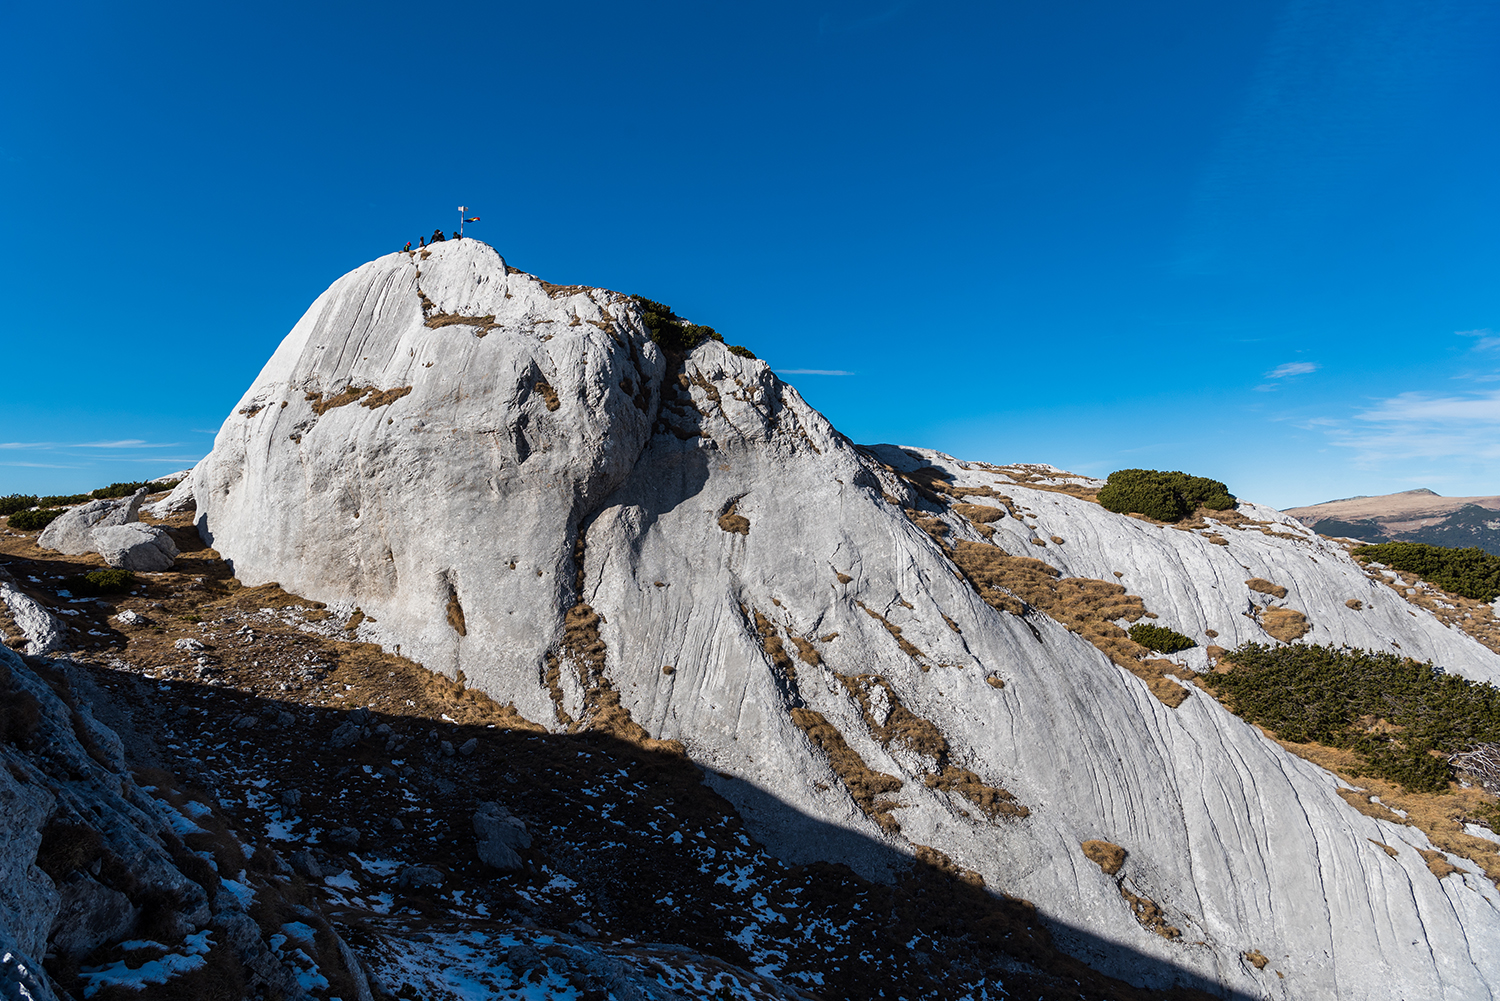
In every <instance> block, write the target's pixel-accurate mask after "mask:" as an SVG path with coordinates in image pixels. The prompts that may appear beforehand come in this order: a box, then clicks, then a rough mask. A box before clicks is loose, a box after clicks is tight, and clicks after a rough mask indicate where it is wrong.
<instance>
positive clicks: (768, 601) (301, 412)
mask: <svg viewBox="0 0 1500 1001" xmlns="http://www.w3.org/2000/svg"><path fill="white" fill-rule="evenodd" d="M543 387H545V388H543ZM1056 474H1057V471H1055V470H1054V471H1049V470H1046V469H1041V468H1039V467H1033V468H1031V469H1028V470H1016V469H1011V470H1010V471H1009V472H1007V471H1006V470H1005V469H999V468H996V467H985V466H983V465H979V464H966V463H961V462H958V461H957V460H953V459H951V458H949V457H946V456H941V455H938V454H937V453H931V452H923V451H920V450H903V449H896V448H892V447H880V448H874V449H860V448H857V447H855V446H854V445H853V444H851V443H850V442H849V441H848V440H847V439H845V438H844V437H843V436H842V435H840V434H839V433H838V432H837V431H835V430H834V429H833V428H832V427H831V426H830V425H829V424H828V422H827V421H826V420H824V419H823V417H822V416H821V415H820V414H818V413H817V412H816V411H814V410H813V409H812V408H810V407H809V406H807V404H806V403H805V402H804V401H803V400H802V399H801V397H800V396H799V395H798V394H797V392H796V390H795V389H793V388H792V387H790V386H788V385H786V384H784V383H782V382H781V381H780V380H779V379H777V378H776V376H775V375H774V374H773V373H772V372H771V371H770V370H769V368H768V367H767V366H766V365H765V364H764V363H761V362H758V361H754V360H751V359H746V358H743V357H739V356H736V355H734V354H731V353H730V352H729V351H728V350H726V349H725V348H724V347H723V346H722V345H720V344H718V343H712V342H711V343H708V344H705V345H703V346H702V347H699V348H698V349H696V350H695V351H693V352H691V353H690V354H688V355H687V356H686V357H667V356H666V355H664V354H663V353H662V352H661V351H660V350H659V349H658V348H657V346H656V345H655V344H653V343H652V342H651V340H650V339H649V337H648V335H647V332H646V330H645V329H644V328H643V327H642V322H641V319H640V316H639V314H638V311H637V309H636V307H635V306H634V305H633V304H632V302H631V301H629V300H628V299H626V298H625V297H623V296H620V295H618V294H617V293H613V292H607V291H604V290H598V289H584V288H576V287H559V286H552V285H547V284H545V283H543V282H541V281H539V280H537V279H536V278H534V277H532V276H530V275H526V274H523V273H520V272H516V271H514V270H513V269H510V268H508V267H506V265H505V264H504V262H503V261H502V260H500V258H499V257H498V255H496V254H495V253H494V251H493V250H491V249H490V248H488V247H486V246H484V245H483V244H479V243H477V242H475V241H470V240H464V241H456V242H451V243H445V244H442V245H439V246H438V247H435V248H429V250H428V252H427V253H425V254H421V255H417V254H396V255H390V256H388V257H384V258H381V259H379V260H377V261H375V262H372V263H370V264H368V265H365V266H364V267H362V268H360V269H358V270H356V271H354V272H352V273H351V274H349V275H347V276H345V277H344V278H342V279H340V280H339V281H338V282H336V283H335V284H334V285H333V287H332V288H330V289H329V290H328V291H327V292H325V293H324V294H323V295H322V296H321V297H320V298H319V299H318V300H317V302H316V303H314V305H313V307H312V308H311V309H310V310H309V311H308V313H307V314H306V315H305V316H304V317H303V318H302V320H301V321H299V322H298V324H297V326H296V327H295V328H294V329H293V330H292V332H291V333H290V334H289V335H288V337H287V338H286V340H285V341H283V343H282V344H281V346H280V347H279V348H278V349H277V351H276V353H275V354H274V355H273V357H272V358H271V360H270V362H269V363H268V364H267V365H266V367H265V369H263V371H262V372H261V373H260V375H259V376H258V377H257V379H256V380H255V382H254V384H253V385H252V386H251V388H250V390H249V391H248V392H247V393H246V394H245V396H244V398H243V399H242V400H241V401H240V403H239V404H238V405H237V406H236V408H235V411H234V413H232V414H231V415H230V416H229V417H228V419H227V420H226V421H225V423H224V425H223V427H222V428H221V430H220V432H219V434H218V437H217V438H216V440H215V445H214V450H213V452H212V454H211V455H210V456H209V457H208V458H206V459H205V460H204V461H203V462H202V463H201V464H200V465H199V467H198V468H197V470H196V473H195V476H194V484H195V486H194V490H195V496H196V501H197V509H198V519H199V521H198V523H199V528H200V532H201V533H202V534H203V536H204V538H205V540H206V541H208V542H209V543H210V544H212V545H213V546H214V547H215V548H216V549H218V550H219V551H220V552H221V553H222V554H223V555H224V556H225V557H226V558H227V559H229V560H230V561H232V563H233V564H234V568H235V572H236V575H237V576H238V577H239V578H240V579H241V580H242V581H243V582H244V583H246V584H249V585H257V584H263V583H267V582H270V581H278V582H280V583H282V584H283V585H284V586H286V587H287V588H288V589H290V590H294V591H296V592H297V593H299V594H304V595H307V596H309V597H312V598H316V599H318V600H320V601H324V602H327V603H328V604H329V605H330V607H331V608H332V609H334V610H335V611H342V612H344V613H350V612H353V611H354V609H355V608H356V607H357V608H358V609H359V612H360V616H359V617H358V619H357V627H358V631H359V635H360V636H361V637H362V638H367V639H370V640H373V641H376V642H379V643H381V644H383V645H384V646H385V647H387V648H388V649H392V650H399V652H401V653H403V654H405V655H407V656H410V657H413V658H415V659H417V660H420V661H421V662H423V663H424V664H426V665H427V666H428V667H431V668H433V669H437V670H441V671H444V672H446V673H448V674H450V675H456V674H457V672H459V671H462V672H463V673H464V675H465V677H466V678H467V680H468V682H469V683H470V684H471V685H475V686H477V687H479V688H481V689H482V690H484V691H485V692H486V693H488V694H489V695H490V696H492V697H493V698H495V699H496V700H497V701H499V702H501V703H508V704H510V705H512V706H514V708H515V709H516V710H517V711H519V712H520V713H522V714H523V715H525V716H526V717H527V718H529V719H532V720H536V721H539V722H542V723H544V724H546V725H547V726H549V727H552V728H557V729H563V728H569V729H577V728H589V727H593V728H599V729H606V730H609V731H611V732H613V733H616V734H619V735H621V736H626V737H629V738H630V739H635V740H640V741H642V742H651V741H677V742H680V745H681V746H683V747H685V749H686V751H687V753H688V754H690V755H691V756H692V758H693V759H694V760H695V761H697V762H698V763H700V764H701V765H702V766H703V767H704V769H705V775H706V776H707V781H708V782H709V783H710V784H711V785H712V786H713V787H714V788H715V789H716V790H717V791H719V792H720V793H721V794H722V795H723V796H724V797H725V798H727V799H728V800H730V801H731V802H733V803H734V804H735V805H736V806H737V807H738V808H739V810H740V813H741V815H742V816H743V817H745V818H746V820H747V822H748V824H749V825H750V827H751V829H752V830H753V831H754V832H755V833H756V835H757V836H758V837H760V838H761V839H762V840H764V841H765V842H766V843H767V844H768V845H770V846H771V847H772V848H773V850H774V851H776V852H777V853H778V854H779V855H781V856H782V857H783V858H784V859H787V860H790V861H793V862H812V861H818V860H832V861H841V862H846V863H847V864H849V865H850V866H852V867H854V868H855V869H856V870H859V871H860V872H862V873H865V874H867V875H871V876H876V877H887V878H888V877H889V876H890V866H891V864H892V863H891V862H890V861H889V858H880V857H876V856H875V855H873V854H872V853H871V852H869V850H868V848H867V847H866V846H867V845H868V844H869V839H876V840H879V841H882V842H884V843H885V844H887V845H889V846H890V847H892V848H895V849H899V850H900V851H902V852H905V853H907V854H908V855H910V856H913V857H916V858H922V859H941V860H943V864H944V865H948V866H950V867H951V868H952V869H953V870H954V871H955V872H956V873H967V874H968V876H967V877H965V878H973V879H982V880H983V882H984V883H985V884H986V885H988V886H990V887H992V888H994V889H996V890H997V891H1003V892H1005V893H1008V894H1011V895H1013V896H1016V897H1024V898H1026V899H1028V900H1030V901H1033V902H1034V903H1035V905H1036V907H1037V909H1038V911H1039V912H1040V913H1041V914H1042V915H1043V916H1044V917H1045V918H1046V919H1047V920H1048V921H1049V923H1050V924H1051V926H1052V928H1053V931H1054V934H1055V936H1056V937H1057V939H1058V940H1059V941H1060V942H1062V943H1064V944H1065V945H1066V946H1067V947H1069V948H1070V949H1071V950H1073V951H1074V952H1075V953H1076V954H1077V955H1079V956H1082V957H1083V958H1085V959H1087V960H1088V961H1089V962H1090V963H1092V964H1094V965H1096V966H1097V967H1098V968H1101V969H1104V970H1106V971H1108V972H1111V973H1113V974H1115V975H1119V976H1122V977H1124V978H1126V979H1129V980H1132V981H1135V982H1143V983H1147V984H1149V985H1150V986H1153V987H1159V988H1167V987H1170V986H1173V985H1183V986H1199V987H1205V988H1208V989H1210V990H1212V991H1215V992H1224V991H1238V992H1242V993H1243V994H1246V995H1250V996H1268V997H1293V998H1333V997H1340V998H1384V997H1390V996H1396V995H1408V996H1433V997H1437V996H1452V997H1469V996H1486V995H1487V994H1488V993H1490V992H1491V991H1492V990H1494V989H1496V988H1500V964H1497V962H1496V959H1495V957H1496V956H1500V913H1497V911H1500V894H1497V892H1496V889H1495V887H1494V885H1493V884H1491V883H1490V882H1489V881H1488V880H1487V879H1485V878H1484V877H1483V876H1482V875H1479V874H1477V873H1476V872H1475V871H1474V870H1473V868H1472V867H1466V866H1467V864H1466V863H1463V862H1458V863H1457V864H1458V865H1459V868H1460V870H1461V871H1462V875H1460V876H1459V878H1458V879H1452V878H1450V879H1448V880H1445V881H1441V882H1440V881H1439V878H1438V877H1437V876H1436V875H1435V874H1434V872H1433V871H1432V870H1431V869H1429V867H1428V865H1427V863H1426V861H1425V857H1424V855H1423V854H1422V852H1432V851H1433V850H1434V849H1433V846H1432V845H1430V844H1429V843H1428V842H1427V841H1426V839H1425V838H1424V837H1423V836H1422V835H1421V834H1420V833H1419V832H1418V831H1417V830H1416V829H1415V828H1411V827H1402V826H1398V825H1394V824H1390V823H1387V822H1385V821H1382V820H1378V819H1373V818H1370V817H1367V816H1363V815H1361V814H1358V813H1356V812H1354V811H1353V810H1352V809H1351V808H1350V806H1349V805H1348V804H1347V803H1346V802H1345V801H1344V800H1343V799H1342V798H1340V796H1339V795H1338V793H1339V787H1340V783H1339V781H1338V780H1337V779H1335V777H1334V776H1332V775H1331V774H1330V773H1328V772H1326V771H1323V770H1322V769H1320V768H1317V767H1316V766H1314V765H1312V764H1310V763H1308V762H1306V761H1304V760H1301V759H1299V758H1295V757H1293V756H1291V755H1290V754H1289V753H1287V752H1286V751H1284V750H1283V749H1282V748H1281V747H1279V746H1278V745H1276V744H1275V743H1273V742H1271V741H1269V740H1267V739H1266V738H1265V737H1264V736H1263V735H1262V734H1260V733H1259V732H1258V731H1256V730H1255V729H1253V728H1251V727H1249V726H1247V725H1245V724H1244V723H1243V722H1241V721H1240V720H1238V719H1237V718H1235V717H1234V716H1232V715H1230V714H1229V713H1227V712H1226V711H1225V710H1224V709H1223V708H1221V707H1220V706H1219V705H1218V703H1216V702H1214V701H1213V700H1212V699H1210V698H1208V697H1206V696H1205V695H1203V694H1201V693H1195V692H1196V689H1195V688H1194V687H1193V685H1192V684H1191V680H1190V678H1191V668H1193V667H1206V666H1207V661H1206V657H1205V655H1204V654H1202V653H1198V654H1189V655H1187V656H1185V657H1180V658H1178V663H1172V662H1167V661H1162V660H1160V658H1158V659H1157V660H1156V661H1150V660H1149V659H1141V657H1140V656H1138V655H1137V654H1136V653H1133V652H1131V650H1130V648H1129V647H1127V646H1125V645H1123V641H1120V640H1119V639H1118V638H1117V635H1116V634H1119V635H1123V632H1122V631H1121V629H1120V628H1119V623H1120V622H1130V621H1138V620H1141V619H1142V618H1143V617H1145V616H1147V615H1149V616H1154V617H1156V619H1157V620H1158V621H1159V622H1160V623H1161V624H1164V625H1167V626H1170V627H1171V628H1173V629H1175V630H1178V631H1181V632H1184V633H1187V634H1188V635H1189V636H1190V637H1192V638H1194V639H1198V640H1199V642H1200V644H1202V645H1203V646H1206V645H1207V643H1208V641H1210V640H1215V639H1217V641H1218V642H1219V643H1221V644H1225V645H1233V644H1234V643H1237V642H1240V641H1244V640H1256V641H1259V642H1276V639H1275V637H1276V636H1277V634H1278V632H1279V633H1281V634H1284V635H1291V633H1293V632H1295V631H1296V630H1297V629H1305V636H1306V638H1307V639H1308V640H1309V641H1316V642H1332V643H1340V642H1347V643H1350V644H1352V645H1357V646H1362V647H1372V648H1377V649H1397V648H1399V649H1400V650H1402V651H1405V652H1406V653H1407V654H1409V655H1412V656H1416V657H1419V658H1422V657H1433V658H1436V659H1438V660H1440V661H1441V662H1442V663H1443V664H1444V665H1445V666H1447V667H1448V668H1449V669H1450V670H1454V671H1458V672H1461V673H1464V674H1467V675H1469V676H1470V677H1474V678H1480V679H1489V678H1494V677H1496V676H1497V675H1500V659H1497V657H1496V656H1495V655H1494V654H1493V653H1491V652H1490V651H1488V650H1486V649H1485V648H1484V647H1482V646H1480V645H1479V644H1478V643H1476V642H1475V641H1473V640H1472V639H1470V638H1468V637H1467V636H1465V635H1464V634H1462V633H1460V632H1458V631H1456V630H1450V629H1447V628H1446V627H1444V626H1443V625H1442V623H1441V622H1438V621H1437V620H1436V619H1434V618H1433V617H1432V616H1430V615H1427V614H1426V613H1424V612H1421V611H1420V610H1416V609H1412V608H1409V607H1406V606H1405V604H1404V603H1403V602H1401V601H1400V599H1399V598H1397V597H1396V596H1394V595H1393V594H1389V593H1376V592H1377V591H1379V590H1380V589H1379V588H1377V587H1376V586H1375V585H1374V584H1372V583H1371V582H1370V581H1369V580H1368V579H1367V578H1366V577H1365V576H1364V574H1363V572H1362V571H1361V570H1360V568H1359V567H1358V566H1357V565H1356V564H1355V563H1354V562H1353V561H1352V560H1350V559H1349V558H1348V557H1347V555H1346V554H1345V553H1344V552H1343V550H1342V549H1340V548H1338V547H1337V546H1334V545H1331V544H1329V543H1327V542H1326V541H1323V540H1319V539H1318V538H1317V537H1316V536H1314V535H1313V534H1312V533H1311V532H1309V531H1308V530H1306V529H1304V528H1302V527H1301V526H1299V525H1297V524H1296V523H1295V522H1293V521H1292V520H1291V519H1289V518H1286V517H1284V516H1282V515H1279V514H1277V513H1276V512H1274V511H1270V510H1268V509H1264V508H1259V507H1256V506H1254V505H1250V504H1246V505H1242V507H1241V509H1240V511H1238V512H1231V513H1226V514H1224V515H1222V516H1221V517H1220V518H1219V519H1218V520H1215V521H1212V522H1210V521H1204V522H1202V523H1201V524H1187V525H1182V526H1177V527H1173V526H1163V525H1159V524H1156V523H1152V522H1149V521H1145V520H1142V519H1138V518H1130V517H1125V516H1122V515H1117V514H1112V513H1110V512H1108V511H1105V510H1104V509H1103V508H1101V507H1099V506H1098V505H1097V504H1095V503H1093V502H1092V501H1091V500H1090V499H1089V497H1088V493H1089V490H1088V484H1086V483H1081V482H1079V481H1077V480H1076V478H1075V479H1074V480H1069V479H1068V478H1066V477H1061V476H1059V475H1056ZM1253 579H1262V580H1265V581H1268V582H1270V583H1271V584H1272V585H1274V587H1275V588H1282V589H1284V597H1277V596H1276V594H1275V592H1274V590H1273V591H1270V592H1267V591H1259V590H1255V589H1252V588H1251V587H1250V586H1249V585H1248V583H1247V582H1248V581H1250V580H1253ZM1388 590H1389V589H1387V591H1388ZM1351 601H1353V602H1355V604H1358V605H1359V607H1358V608H1356V607H1355V606H1354V605H1353V604H1350V602H1351ZM1299 620H1300V621H1299ZM1293 627H1295V628H1293ZM1210 630H1212V631H1213V632H1212V634H1210V632H1209V631H1210ZM1163 664H1165V665H1166V666H1165V667H1163V666H1162V665H1163ZM1169 668H1170V670H1168V669H1169ZM672 746H676V745H672ZM478 823H479V820H478V818H476V825H478ZM476 830H477V827H476ZM840 832H846V833H847V834H848V837H847V838H846V837H844V836H843V835H842V834H841V833H840ZM486 840H492V839H486ZM1088 842H1100V843H1108V844H1110V845H1113V846H1116V847H1118V848H1119V849H1120V850H1121V851H1122V853H1123V855H1122V861H1121V866H1120V868H1118V869H1117V870H1116V871H1115V872H1113V873H1107V872H1105V871H1104V870H1103V869H1101V868H1100V866H1099V865H1097V864H1095V862H1093V861H1090V859H1089V857H1087V856H1086V855H1085V853H1084V851H1083V849H1082V848H1081V846H1082V845H1084V844H1085V843H1088ZM1372 843H1378V844H1379V845H1384V846H1389V851H1387V850H1385V849H1383V848H1372ZM894 855H895V853H892V856H893V857H894ZM1252 952H1253V954H1254V955H1255V956H1257V957H1260V958H1261V959H1264V960H1266V962H1265V963H1262V964H1260V965H1257V964H1256V963H1254V962H1249V961H1247V960H1246V959H1245V956H1246V955H1249V954H1251V953H1252Z"/></svg>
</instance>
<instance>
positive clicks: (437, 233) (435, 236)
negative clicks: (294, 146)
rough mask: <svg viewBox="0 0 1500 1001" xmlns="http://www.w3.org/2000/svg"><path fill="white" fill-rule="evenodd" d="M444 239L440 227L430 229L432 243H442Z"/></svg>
mask: <svg viewBox="0 0 1500 1001" xmlns="http://www.w3.org/2000/svg"><path fill="white" fill-rule="evenodd" d="M444 239H445V237H444V236H443V231H442V230H441V229H435V230H433V231H432V240H431V242H432V243H442V242H443V240H444Z"/></svg>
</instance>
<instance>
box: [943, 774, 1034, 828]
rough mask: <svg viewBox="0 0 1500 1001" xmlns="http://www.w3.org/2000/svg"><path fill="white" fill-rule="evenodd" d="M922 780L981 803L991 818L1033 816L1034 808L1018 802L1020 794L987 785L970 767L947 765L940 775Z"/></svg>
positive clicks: (980, 805) (979, 805)
mask: <svg viewBox="0 0 1500 1001" xmlns="http://www.w3.org/2000/svg"><path fill="white" fill-rule="evenodd" d="M922 781H923V782H924V783H925V784H926V785H927V788H929V789H942V790H944V791H948V792H956V793H958V794H959V795H960V796H962V797H963V798H964V799H967V800H968V801H969V802H971V803H973V804H974V805H975V806H977V807H979V809H980V810H982V811H984V813H985V814H986V815H987V816H988V817H989V818H990V819H992V820H993V819H995V818H996V817H1015V818H1021V817H1029V816H1031V810H1030V808H1028V807H1026V806H1024V805H1023V804H1021V803H1017V802H1016V797H1015V796H1013V795H1012V794H1011V793H1010V792H1009V791H1008V790H1005V789H1001V788H999V787H998V786H992V785H986V784H985V783H984V781H983V780H981V779H980V777H979V776H978V775H975V774H974V773H973V772H971V771H969V770H968V769H967V768H959V767H957V766H955V765H946V766H944V768H943V770H942V771H941V772H939V773H937V774H936V775H927V776H925V777H923V779H922Z"/></svg>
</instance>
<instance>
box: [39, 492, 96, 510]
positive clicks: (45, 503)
mask: <svg viewBox="0 0 1500 1001" xmlns="http://www.w3.org/2000/svg"><path fill="white" fill-rule="evenodd" d="M91 500H93V498H92V497H90V496H89V495H88V494H53V495H52V496H50V497H38V498H37V504H38V505H39V506H41V507H68V506H70V505H73V504H82V503H84V502H85V501H91Z"/></svg>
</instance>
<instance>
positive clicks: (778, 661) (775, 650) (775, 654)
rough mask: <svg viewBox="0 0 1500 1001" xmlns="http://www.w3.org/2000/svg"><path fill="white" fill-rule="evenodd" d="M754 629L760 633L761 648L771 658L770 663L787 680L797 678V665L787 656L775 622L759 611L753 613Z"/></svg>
mask: <svg viewBox="0 0 1500 1001" xmlns="http://www.w3.org/2000/svg"><path fill="white" fill-rule="evenodd" d="M754 614H755V631H756V632H758V633H760V645H761V649H763V650H765V652H766V656H767V657H769V658H771V664H772V665H773V666H774V667H775V668H776V669H777V670H779V671H780V672H781V674H782V676H783V677H784V678H786V679H787V680H788V681H796V680H797V666H796V665H795V664H793V663H792V658H791V657H788V656H787V652H786V645H785V644H784V643H782V642H781V634H780V633H779V632H778V631H777V629H776V624H775V623H774V622H772V621H771V620H770V619H768V618H766V617H765V616H764V615H762V614H761V613H760V612H759V611H756V612H755V613H754Z"/></svg>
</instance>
